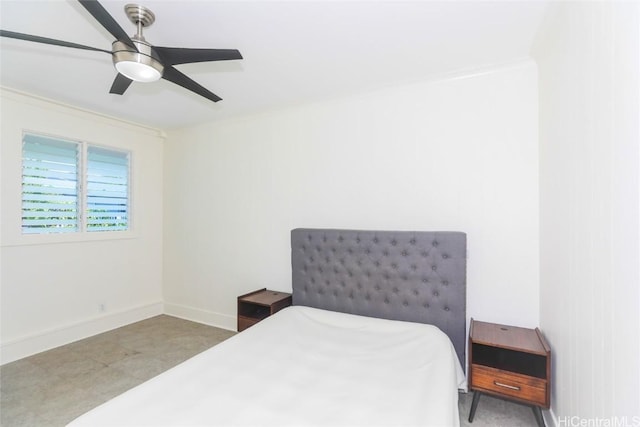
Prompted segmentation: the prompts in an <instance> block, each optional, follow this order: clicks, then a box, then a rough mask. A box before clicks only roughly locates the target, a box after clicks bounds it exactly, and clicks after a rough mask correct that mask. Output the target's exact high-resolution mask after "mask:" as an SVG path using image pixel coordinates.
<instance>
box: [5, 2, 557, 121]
mask: <svg viewBox="0 0 640 427" xmlns="http://www.w3.org/2000/svg"><path fill="white" fill-rule="evenodd" d="M134 1H135V0H126V1H119V0H118V1H116V0H104V1H102V2H101V3H102V5H103V6H104V7H105V9H107V11H109V13H111V14H112V16H113V17H114V18H115V19H116V21H118V23H119V24H120V26H121V27H122V28H124V29H125V30H126V31H127V32H128V33H129V34H131V35H133V34H134V33H135V28H134V26H133V24H131V23H130V22H129V21H128V19H127V17H126V16H125V13H124V5H125V4H127V3H130V2H134ZM139 1H140V4H142V5H143V6H146V7H148V8H150V9H151V10H152V11H153V12H154V13H155V15H156V22H155V23H154V24H153V25H152V26H151V27H150V28H148V29H146V30H145V32H144V34H145V37H146V38H147V41H149V42H150V43H152V44H154V45H157V46H175V47H192V48H235V49H238V50H240V52H241V53H242V55H243V56H244V59H243V60H241V61H228V62H212V63H200V64H185V65H179V66H177V67H176V68H179V69H180V70H181V71H183V72H184V73H185V74H187V75H188V76H190V77H191V78H193V79H194V80H196V81H197V82H199V83H200V84H202V85H203V86H205V87H207V88H208V89H210V90H211V91H212V92H214V93H216V94H217V95H219V96H220V97H222V98H223V100H222V101H220V102H218V103H215V104H214V103H212V102H210V101H208V100H206V99H204V98H202V97H200V96H198V95H195V94H193V93H191V92H188V91H187V90H185V89H183V88H181V87H179V86H176V85H174V84H172V83H170V82H167V81H165V80H160V81H159V82H155V83H133V84H132V86H131V87H130V88H129V90H128V91H127V92H126V93H125V94H124V95H123V96H119V95H111V94H109V93H108V92H109V88H110V87H111V83H112V81H113V78H114V77H115V75H116V72H115V69H114V68H113V66H112V64H111V57H110V55H108V54H106V53H101V52H90V51H84V50H77V49H69V48H63V47H57V46H49V45H43V44H39V43H30V42H24V41H19V40H13V39H7V38H1V40H0V72H1V74H0V82H1V84H2V86H5V87H10V88H14V89H18V90H21V91H25V92H29V93H32V94H35V95H39V96H44V97H47V98H52V99H55V100H58V101H61V102H64V103H68V104H72V105H75V106H79V107H83V108H87V109H90V110H93V111H97V112H100V113H104V114H108V115H111V116H116V117H120V118H125V119H127V120H130V121H134V122H138V123H143V124H147V125H151V126H154V127H159V128H163V129H169V128H174V127H180V126H186V125H191V124H195V123H199V122H204V121H211V120H216V119H220V118H226V117H230V116H234V115H239V114H247V113H254V112H259V111H263V110H266V109H270V108H278V107H282V106H288V105H295V104H299V103H304V102H310V101H316V100H321V99H326V98H332V97H336V96H341V95H344V94H351V93H357V92H362V91H369V90H372V89H376V88H379V87H385V86H390V85H395V84H402V83H406V82H413V81H419V80H425V79H429V78H433V77H434V76H441V75H443V74H447V73H451V72H459V71H460V70H465V69H474V68H481V67H486V66H491V65H493V64H501V63H505V62H509V61H513V60H517V59H521V58H525V57H527V56H528V55H529V50H530V48H531V45H532V43H533V39H534V36H535V34H536V31H537V29H538V27H539V25H540V22H541V21H542V17H543V14H544V10H545V8H546V5H547V3H546V2H545V1H515V0H514V1H496V2H488V1H466V2H462V1H408V2H404V1H373V0H370V1H328V0H323V1H303V0H298V1H270V0H262V1H240V0H234V1H203V0H201V1H170V0H139ZM0 25H1V28H2V29H4V30H10V31H17V32H22V33H28V34H34V35H39V36H44V37H50V38H55V39H59V40H65V41H70V42H75V43H80V44H85V45H89V46H94V47H98V48H102V49H107V50H109V49H110V48H111V42H112V41H113V40H112V36H111V35H110V34H109V33H108V32H107V31H106V30H105V29H104V28H102V27H101V26H100V25H99V24H98V23H97V22H96V21H95V20H94V19H93V18H92V17H91V15H89V13H88V12H87V11H86V10H85V9H84V8H83V7H81V6H80V5H79V4H78V3H77V2H75V1H60V0H58V1H55V0H50V1H24V0H21V1H9V0H0Z"/></svg>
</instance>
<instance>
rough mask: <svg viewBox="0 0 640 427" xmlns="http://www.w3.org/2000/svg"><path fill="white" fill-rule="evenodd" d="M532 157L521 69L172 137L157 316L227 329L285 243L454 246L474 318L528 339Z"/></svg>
mask: <svg viewBox="0 0 640 427" xmlns="http://www.w3.org/2000/svg"><path fill="white" fill-rule="evenodd" d="M537 144H538V136H537V70H536V66H535V64H534V63H533V62H531V61H524V62H519V63H516V64H513V65H512V66H509V67H504V68H500V69H494V70H491V71H487V72H484V73H479V74H476V75H468V76H458V77H452V78H449V79H444V80H440V81H433V82H423V83H418V84H413V85H407V86H402V87H395V88H388V89H385V90H380V91H377V92H373V93H368V94H364V95H359V96H353V97H348V98H343V99H336V100H332V101H326V102H321V103H316V104H312V105H303V106H299V107H296V108H292V109H288V110H281V111H272V112H270V113H267V114H262V115H256V116H252V117H245V118H243V119H237V120H230V121H226V122H220V123H211V124H206V125H201V126H198V127H192V128H187V129H183V130H181V131H175V132H171V133H170V134H169V136H168V139H167V143H166V146H165V227H164V236H165V245H164V247H165V252H164V263H165V264H164V266H165V276H164V279H165V283H164V296H165V302H166V307H167V312H169V313H174V314H177V315H181V316H183V317H189V318H193V319H197V320H201V321H205V322H208V323H213V324H218V325H222V326H224V327H228V328H235V311H236V305H235V304H236V297H237V296H238V295H240V294H242V293H244V292H247V291H250V290H253V289H256V288H259V287H270V288H273V289H279V290H289V289H290V288H291V278H290V275H291V268H290V255H289V231H290V230H291V229H292V228H295V227H335V228H360V229H405V230H411V229H416V230H460V231H464V232H466V233H467V234H468V249H469V264H468V275H467V280H468V295H467V299H468V315H469V316H474V317H475V318H478V319H483V320H487V321H498V322H504V323H511V324H517V325H522V326H537V324H538V312H539V310H538V296H539V292H538V145H537Z"/></svg>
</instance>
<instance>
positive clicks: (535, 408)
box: [531, 406, 545, 427]
mask: <svg viewBox="0 0 640 427" xmlns="http://www.w3.org/2000/svg"><path fill="white" fill-rule="evenodd" d="M531 409H533V415H535V416H536V421H537V422H538V427H545V426H544V418H543V417H542V409H540V407H539V406H532V407H531Z"/></svg>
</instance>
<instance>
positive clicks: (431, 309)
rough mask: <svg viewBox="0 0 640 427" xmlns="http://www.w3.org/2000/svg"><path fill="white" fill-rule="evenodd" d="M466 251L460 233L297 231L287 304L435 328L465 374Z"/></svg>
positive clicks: (462, 235)
mask: <svg viewBox="0 0 640 427" xmlns="http://www.w3.org/2000/svg"><path fill="white" fill-rule="evenodd" d="M466 251H467V238H466V234H465V233H461V232H449V231H434V232H426V231H363V230H323V229H303V228H298V229H295V230H292V231H291V265H292V270H293V304H294V305H306V306H310V307H316V308H322V309H325V310H332V311H339V312H344V313H352V314H359V315H364V316H370V317H378V318H384V319H393V320H404V321H410V322H419V323H428V324H432V325H435V326H437V327H438V328H440V329H441V330H442V331H443V332H445V333H446V334H447V335H448V336H449V338H450V339H451V341H452V342H453V345H454V347H455V349H456V352H457V353H458V358H459V359H460V363H461V364H462V367H463V369H464V366H465V363H464V362H465V359H464V353H465V343H466V331H465V327H466Z"/></svg>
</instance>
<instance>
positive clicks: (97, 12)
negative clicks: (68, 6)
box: [78, 0, 138, 51]
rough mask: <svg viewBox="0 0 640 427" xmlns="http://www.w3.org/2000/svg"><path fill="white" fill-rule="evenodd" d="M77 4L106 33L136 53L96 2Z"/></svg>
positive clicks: (87, 1)
mask: <svg viewBox="0 0 640 427" xmlns="http://www.w3.org/2000/svg"><path fill="white" fill-rule="evenodd" d="M78 2H79V3H80V4H81V5H82V6H83V7H84V8H85V9H87V11H88V12H89V13H90V14H91V15H92V16H93V17H94V18H95V19H96V21H98V22H99V23H100V25H102V26H103V27H104V28H105V29H106V30H107V31H109V32H110V33H111V35H112V36H113V37H115V38H116V39H117V40H119V41H121V42H123V43H126V44H127V45H128V46H131V47H132V48H134V49H135V50H136V51H137V50H138V48H137V47H136V45H134V44H133V42H132V41H131V38H130V37H129V35H128V34H127V33H125V31H124V30H123V29H122V27H121V26H120V24H118V23H117V22H116V20H115V19H113V16H111V15H109V12H107V10H106V9H105V8H104V7H102V5H101V4H100V3H98V2H97V1H96V0H78Z"/></svg>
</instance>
